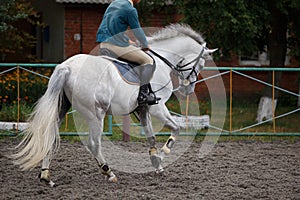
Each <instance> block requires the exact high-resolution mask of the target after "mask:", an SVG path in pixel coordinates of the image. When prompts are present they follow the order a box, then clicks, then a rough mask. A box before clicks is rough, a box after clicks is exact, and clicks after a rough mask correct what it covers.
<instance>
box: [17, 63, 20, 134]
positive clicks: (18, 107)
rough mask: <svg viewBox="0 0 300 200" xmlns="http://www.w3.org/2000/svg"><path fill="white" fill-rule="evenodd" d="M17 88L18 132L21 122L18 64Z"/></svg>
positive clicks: (18, 68) (18, 71)
mask: <svg viewBox="0 0 300 200" xmlns="http://www.w3.org/2000/svg"><path fill="white" fill-rule="evenodd" d="M17 84H18V85H17V90H18V101H17V102H18V119H17V133H18V132H19V122H20V67H19V65H18V66H17Z"/></svg>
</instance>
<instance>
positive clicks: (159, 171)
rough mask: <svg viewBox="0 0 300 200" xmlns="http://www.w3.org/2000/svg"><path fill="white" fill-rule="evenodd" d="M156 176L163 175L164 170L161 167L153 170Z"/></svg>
mask: <svg viewBox="0 0 300 200" xmlns="http://www.w3.org/2000/svg"><path fill="white" fill-rule="evenodd" d="M155 172H156V174H163V172H164V169H163V168H162V167H159V168H158V169H156V170H155Z"/></svg>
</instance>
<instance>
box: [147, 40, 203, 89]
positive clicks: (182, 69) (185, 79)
mask: <svg viewBox="0 0 300 200" xmlns="http://www.w3.org/2000/svg"><path fill="white" fill-rule="evenodd" d="M205 48H206V47H203V46H202V50H201V52H200V54H199V55H198V56H197V57H196V58H195V59H194V60H192V61H190V62H188V63H186V64H184V65H182V63H183V61H184V58H183V59H181V60H180V62H179V63H178V64H177V65H176V66H175V65H173V64H172V63H171V62H170V61H169V60H168V59H166V58H165V57H163V56H161V55H160V54H158V53H156V52H155V51H153V50H152V49H150V52H151V53H152V54H153V55H155V56H156V57H158V58H159V59H161V60H162V61H163V62H164V63H166V64H167V65H168V66H169V67H170V68H171V69H172V70H174V71H176V72H177V76H178V77H179V78H180V79H181V80H182V81H183V86H189V85H191V84H193V83H195V82H197V81H198V71H197V70H196V67H197V64H198V63H199V61H200V59H201V58H203V59H204V56H203V54H204V49H205ZM192 63H195V64H194V65H193V67H190V68H187V69H185V67H186V66H188V65H190V64H192ZM202 67H203V66H201V68H202ZM185 71H190V73H189V74H188V76H187V77H184V75H183V72H185ZM193 74H194V75H195V76H196V80H194V81H192V82H191V81H189V78H190V76H191V75H193Z"/></svg>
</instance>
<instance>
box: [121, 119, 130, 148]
mask: <svg viewBox="0 0 300 200" xmlns="http://www.w3.org/2000/svg"><path fill="white" fill-rule="evenodd" d="M122 133H123V141H125V142H128V141H129V140H130V115H125V116H123V131H122Z"/></svg>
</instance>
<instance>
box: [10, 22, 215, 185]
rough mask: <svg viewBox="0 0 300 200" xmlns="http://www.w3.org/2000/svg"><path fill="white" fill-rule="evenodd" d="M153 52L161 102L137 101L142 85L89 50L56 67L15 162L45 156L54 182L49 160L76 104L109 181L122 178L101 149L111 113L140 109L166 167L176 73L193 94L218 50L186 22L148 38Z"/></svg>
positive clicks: (27, 164)
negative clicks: (163, 131) (158, 137)
mask: <svg viewBox="0 0 300 200" xmlns="http://www.w3.org/2000/svg"><path fill="white" fill-rule="evenodd" d="M148 40H149V43H150V46H151V49H152V51H151V54H152V56H153V58H154V59H155V62H156V66H157V67H156V71H155V73H154V75H153V78H152V80H151V84H152V88H153V90H154V91H156V95H157V96H159V97H161V101H160V102H159V104H157V105H152V106H148V105H143V106H138V104H137V100H136V99H137V96H138V91H139V85H136V84H130V83H128V82H126V81H124V80H123V79H122V77H121V76H120V74H119V72H118V70H116V68H115V67H114V66H113V65H112V59H108V58H107V57H105V56H92V55H87V54H80V55H75V56H73V57H71V58H69V59H67V60H66V61H64V62H63V63H61V64H60V65H58V66H57V67H56V69H55V70H54V72H53V74H52V76H51V78H50V81H49V84H48V89H47V91H46V93H45V94H44V95H43V96H42V97H41V99H40V100H39V101H38V103H37V105H36V106H35V108H34V112H33V113H32V115H31V117H30V119H29V122H30V126H29V128H28V129H27V130H26V131H25V133H24V134H25V136H24V138H23V140H22V141H21V143H20V144H19V145H18V148H19V151H18V152H17V153H16V154H14V155H13V158H14V159H15V163H16V164H18V165H20V166H21V168H22V169H23V170H27V169H32V168H34V167H35V166H37V165H38V164H39V163H40V162H41V161H42V169H41V174H40V180H41V181H44V182H46V183H47V184H49V185H50V186H53V185H54V183H53V182H52V181H51V179H50V172H49V165H50V161H51V158H52V157H53V153H54V152H55V150H57V148H58V147H59V126H60V123H61V122H62V120H63V118H64V116H65V114H66V112H67V111H68V110H69V108H70V107H71V105H72V106H73V109H75V110H77V111H78V112H79V113H80V114H81V115H82V116H83V117H84V118H85V120H86V122H87V123H88V125H89V137H88V145H87V148H88V150H89V151H90V152H91V154H92V155H93V156H94V157H95V158H96V160H97V162H98V164H99V166H100V168H101V171H102V173H103V174H105V175H106V176H107V178H108V180H109V181H111V182H117V178H116V175H115V174H114V173H113V172H112V170H111V169H110V168H109V166H108V165H107V162H106V161H105V159H104V157H103V156H102V154H101V133H102V131H103V121H104V117H105V115H106V114H107V113H111V114H114V115H123V114H128V113H131V112H133V111H135V110H136V109H137V108H138V114H139V118H140V121H141V125H142V126H143V128H144V131H145V135H146V138H147V141H148V143H149V146H150V150H149V154H150V160H151V163H152V165H153V167H155V168H156V170H157V171H158V172H162V171H163V168H162V165H161V162H162V160H163V158H164V156H165V155H166V154H169V153H170V150H171V148H172V146H173V144H174V142H175V138H176V136H177V135H178V134H179V126H178V125H177V124H176V122H175V121H174V120H173V119H172V116H171V115H170V113H169V111H168V109H167V107H166V105H165V103H166V102H167V100H168V99H169V98H170V96H171V95H172V91H173V85H172V81H171V75H170V74H171V72H172V71H175V72H176V74H177V76H178V79H179V85H180V86H179V90H180V91H181V92H182V93H184V94H186V95H188V94H191V93H193V91H194V88H195V82H196V81H197V77H198V74H199V72H200V69H201V68H202V67H203V66H204V63H205V58H207V56H208V55H209V54H210V53H212V52H214V51H215V50H216V49H215V50H209V49H208V48H206V47H205V42H204V40H203V38H202V36H201V35H200V34H198V33H197V32H195V31H194V30H192V29H191V28H190V27H189V26H187V25H180V24H173V25H170V26H168V27H166V28H164V29H162V30H160V31H159V32H157V33H156V34H154V35H153V36H152V37H150V38H148ZM150 115H151V116H153V117H156V118H158V119H159V120H160V121H161V122H163V124H164V125H165V126H166V127H168V128H170V129H171V131H172V133H171V136H170V137H169V139H168V140H167V142H166V143H165V145H164V146H163V147H162V148H161V149H157V148H156V145H155V134H154V132H153V129H152V124H151V119H150Z"/></svg>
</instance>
